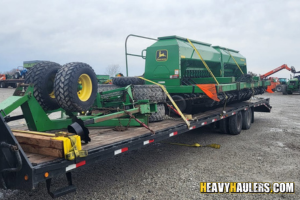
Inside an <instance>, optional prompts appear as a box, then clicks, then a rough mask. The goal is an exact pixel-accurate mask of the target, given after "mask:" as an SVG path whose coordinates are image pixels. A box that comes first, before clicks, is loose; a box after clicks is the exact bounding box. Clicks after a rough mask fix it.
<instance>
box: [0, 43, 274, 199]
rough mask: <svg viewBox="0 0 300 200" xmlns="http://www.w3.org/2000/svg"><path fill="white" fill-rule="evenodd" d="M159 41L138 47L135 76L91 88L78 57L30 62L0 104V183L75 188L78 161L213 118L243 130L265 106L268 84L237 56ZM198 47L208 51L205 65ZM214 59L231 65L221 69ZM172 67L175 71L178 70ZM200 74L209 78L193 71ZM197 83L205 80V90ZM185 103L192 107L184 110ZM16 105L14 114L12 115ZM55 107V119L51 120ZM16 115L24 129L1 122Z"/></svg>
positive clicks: (92, 80)
mask: <svg viewBox="0 0 300 200" xmlns="http://www.w3.org/2000/svg"><path fill="white" fill-rule="evenodd" d="M161 40H162V41H163V43H166V44H172V45H171V46H172V47H171V49H168V48H169V47H162V46H160V45H157V43H155V44H154V45H153V46H151V47H150V48H148V49H147V50H146V52H147V56H146V57H145V58H146V70H145V76H144V77H120V78H118V79H113V82H114V84H112V85H110V84H108V85H105V84H98V80H97V77H96V74H95V73H94V71H93V69H92V68H91V67H90V66H89V65H88V64H85V63H80V62H73V63H68V64H65V65H63V66H60V65H59V64H57V63H53V62H40V63H38V64H36V65H35V66H33V67H32V68H31V69H30V71H29V72H28V74H27V77H26V79H25V83H24V84H19V86H18V87H17V88H16V90H15V92H14V94H13V96H11V97H9V98H8V99H6V100H5V101H3V102H1V103H0V131H1V134H0V187H2V188H5V189H24V190H32V189H35V188H37V185H38V184H39V183H40V182H46V186H47V191H48V193H49V194H50V195H51V196H52V197H53V198H55V197H59V196H62V195H65V194H68V193H70V192H74V191H75V190H76V187H75V186H74V185H73V182H72V172H74V171H75V170H76V169H77V168H79V167H86V166H88V165H90V164H93V163H95V162H96V161H99V160H105V159H107V158H110V157H114V156H116V155H119V154H122V153H125V152H130V151H132V150H136V149H139V148H142V147H144V146H145V145H149V144H151V143H155V142H160V141H162V140H165V139H167V138H170V137H173V136H176V135H179V134H184V133H186V132H188V131H190V130H193V129H197V128H199V127H203V126H207V125H210V124H212V123H215V125H216V127H218V128H219V129H220V131H221V132H222V133H224V134H231V135H238V134H240V133H241V131H242V129H244V130H247V129H250V127H251V124H252V123H253V122H254V113H255V112H270V111H271V106H270V102H269V99H264V98H257V97H255V96H254V95H255V94H260V93H262V90H263V89H264V88H265V87H266V86H267V85H268V84H269V82H268V81H260V80H258V79H256V78H255V77H249V76H246V75H244V76H243V75H242V74H243V73H246V65H245V60H243V61H242V60H241V59H244V58H240V61H242V62H243V64H241V66H239V64H238V63H235V64H234V62H231V61H232V60H236V59H237V57H238V56H239V54H238V52H234V51H233V50H228V49H227V48H224V49H222V48H221V47H215V50H212V49H211V48H210V45H208V44H204V43H203V44H202V43H200V42H198V44H197V45H198V46H197V45H195V46H196V47H195V46H194V45H193V43H196V42H195V41H193V40H188V39H186V40H184V38H180V37H165V38H162V39H161ZM174 42H175V43H177V44H180V46H182V47H184V48H186V49H185V50H186V51H183V52H181V50H180V52H181V54H180V55H181V56H179V57H178V56H177V57H176V56H175V57H176V59H173V61H174V62H172V60H171V59H169V58H170V57H171V56H173V54H172V52H173V53H175V54H176V51H177V50H178V48H177V47H178V46H176V45H175V50H174V49H173V50H174V51H173V50H172V48H173V47H174V45H173V44H174ZM192 42H193V43H192ZM159 44H161V43H160V42H159ZM197 48H198V49H197ZM201 48H203V49H202V50H201ZM176 49H177V50H176ZM179 49H180V48H179ZM228 51H231V53H228ZM151 52H154V54H152V53H151ZM207 52H213V53H214V54H215V56H213V58H214V61H213V62H209V58H210V54H208V53H207ZM218 52H219V54H218ZM220 52H221V53H220ZM222 52H223V53H222ZM224 52H226V53H227V57H226V56H225V55H223V54H225V53H224ZM189 54H190V55H189ZM194 54H199V57H194ZM201 54H202V55H204V56H203V57H202V58H201ZM188 55H189V57H190V58H187V56H188ZM184 56H185V57H184ZM218 56H219V57H218ZM220 56H221V57H220ZM234 56H235V57H236V58H233V57H234ZM142 57H144V56H142ZM229 57H230V59H229ZM177 58H178V60H177ZM218 58H222V59H227V61H228V60H231V61H230V62H231V63H230V64H228V63H227V65H226V66H227V67H226V66H225V64H226V62H223V61H222V62H221V63H218V62H217V60H218ZM148 59H150V63H147V62H148ZM154 60H156V61H155V62H154ZM175 60H177V61H176V62H175ZM152 61H153V62H154V63H152V64H151V62H152ZM240 61H238V62H240ZM169 62H171V63H169ZM168 63H169V64H168ZM176 63H177V64H176ZM178 63H181V64H180V65H178ZM157 64H159V65H158V66H157ZM235 65H237V66H238V67H237V68H236V67H235ZM176 66H181V67H182V68H180V67H179V68H178V73H177V72H176V70H177V67H176ZM170 67H175V68H174V70H175V71H174V74H173V75H178V76H174V77H173V75H171V76H170V75H168V74H164V73H158V72H159V71H161V70H165V71H168V70H167V69H168V68H170ZM211 69H212V70H211ZM220 69H221V72H219V70H220ZM147 70H148V71H147ZM151 70H152V71H151ZM155 70H158V71H157V72H155ZM151 73H152V74H153V76H150V74H151ZM172 73H173V72H172ZM176 73H177V74H176ZM224 73H225V74H228V76H232V77H231V78H230V77H224ZM217 74H218V75H217ZM167 75H168V78H167ZM208 75H210V76H211V77H206V78H205V77H202V76H208ZM241 77H242V78H241ZM236 78H237V79H239V81H238V82H234V80H235V79H236ZM149 79H150V80H149ZM145 81H146V84H145ZM203 81H204V82H203ZM213 81H216V84H215V83H213ZM232 81H233V82H232ZM203 84H206V86H207V84H209V87H210V91H206V90H205V88H204V87H203ZM175 87H177V88H178V89H177V90H175V89H174V88H175ZM197 88H198V89H197ZM201 88H202V89H201ZM209 92H211V93H209ZM187 103H188V104H189V103H190V104H189V105H193V106H195V107H193V108H196V107H200V110H198V112H196V113H192V115H191V113H190V114H186V113H189V112H184V111H188V110H187V109H186V108H187ZM17 108H21V110H22V114H20V115H17V116H11V115H10V113H11V112H12V111H14V110H15V109H17ZM166 108H169V109H170V111H168V110H166ZM181 111H183V113H185V114H183V113H182V112H181ZM54 112H59V113H60V117H58V118H56V119H53V118H50V117H49V115H50V114H52V113H54ZM177 114H179V115H180V116H181V117H182V119H183V120H181V119H180V118H179V117H178V116H176V115H177ZM168 115H169V116H168ZM20 119H25V121H26V124H27V127H24V126H23V127H20V126H17V127H9V126H8V122H10V121H14V120H20ZM174 119H176V120H174ZM187 119H189V120H187ZM62 174H66V179H67V182H66V187H64V188H60V189H58V190H56V191H52V188H51V181H52V179H53V178H55V177H57V176H59V175H62ZM78 184H79V185H80V183H78Z"/></svg>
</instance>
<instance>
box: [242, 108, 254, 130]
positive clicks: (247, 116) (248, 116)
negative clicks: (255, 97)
mask: <svg viewBox="0 0 300 200" xmlns="http://www.w3.org/2000/svg"><path fill="white" fill-rule="evenodd" d="M242 115H243V121H242V124H243V125H242V129H243V130H248V129H250V127H251V121H252V110H251V108H249V109H247V110H244V111H242Z"/></svg>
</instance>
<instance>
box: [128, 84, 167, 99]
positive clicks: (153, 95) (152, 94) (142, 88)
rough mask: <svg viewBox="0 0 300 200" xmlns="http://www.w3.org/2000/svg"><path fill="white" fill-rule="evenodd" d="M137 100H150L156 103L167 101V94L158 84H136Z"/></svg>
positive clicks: (135, 93)
mask: <svg viewBox="0 0 300 200" xmlns="http://www.w3.org/2000/svg"><path fill="white" fill-rule="evenodd" d="M133 93H134V99H135V100H147V99H148V100H149V101H150V102H152V103H153V102H155V103H165V102H166V98H167V95H166V93H165V92H164V91H163V89H162V88H161V87H160V86H158V85H135V86H134V88H133Z"/></svg>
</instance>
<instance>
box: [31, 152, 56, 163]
mask: <svg viewBox="0 0 300 200" xmlns="http://www.w3.org/2000/svg"><path fill="white" fill-rule="evenodd" d="M28 155H30V157H28V159H29V161H30V162H31V163H32V164H40V163H43V162H48V161H52V160H55V159H57V158H56V157H52V156H45V155H40V154H34V153H28V154H27V156H28Z"/></svg>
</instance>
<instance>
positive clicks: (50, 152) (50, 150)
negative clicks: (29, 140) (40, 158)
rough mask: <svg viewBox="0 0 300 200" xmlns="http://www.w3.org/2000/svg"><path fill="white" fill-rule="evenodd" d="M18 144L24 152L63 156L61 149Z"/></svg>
mask: <svg viewBox="0 0 300 200" xmlns="http://www.w3.org/2000/svg"><path fill="white" fill-rule="evenodd" d="M20 145H21V147H22V149H23V150H24V151H25V152H29V153H36V154H42V155H47V156H53V157H59V158H63V157H64V151H63V149H53V148H47V147H41V146H35V145H30V144H20Z"/></svg>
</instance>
